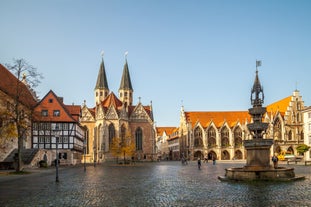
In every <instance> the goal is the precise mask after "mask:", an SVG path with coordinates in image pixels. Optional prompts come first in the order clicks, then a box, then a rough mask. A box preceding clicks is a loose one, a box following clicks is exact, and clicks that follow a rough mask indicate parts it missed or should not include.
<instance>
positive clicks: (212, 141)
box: [207, 127, 216, 147]
mask: <svg viewBox="0 0 311 207" xmlns="http://www.w3.org/2000/svg"><path fill="white" fill-rule="evenodd" d="M207 143H208V146H209V147H215V146H216V130H215V129H214V128H213V127H211V128H209V129H208V131H207Z"/></svg>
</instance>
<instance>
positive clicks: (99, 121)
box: [81, 59, 155, 163]
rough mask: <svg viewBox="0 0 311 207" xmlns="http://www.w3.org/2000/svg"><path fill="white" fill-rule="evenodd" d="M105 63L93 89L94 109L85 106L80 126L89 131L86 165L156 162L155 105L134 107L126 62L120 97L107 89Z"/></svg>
mask: <svg viewBox="0 0 311 207" xmlns="http://www.w3.org/2000/svg"><path fill="white" fill-rule="evenodd" d="M107 80H108V79H107V76H106V71H105V64H104V60H103V59H102V61H101V64H100V68H99V72H98V76H97V81H96V85H95V89H94V98H95V106H94V107H88V106H87V105H86V103H84V104H83V106H82V117H81V125H83V126H84V127H85V128H86V131H87V132H86V143H85V156H84V159H85V161H86V162H94V163H99V162H103V161H106V160H114V159H118V158H120V159H121V158H122V159H127V160H128V159H134V160H154V159H155V129H154V119H153V109H152V104H150V105H143V104H142V103H141V102H140V100H139V102H138V103H137V104H136V105H134V104H133V94H134V90H133V87H132V82H131V78H130V72H129V67H128V62H127V59H125V64H124V67H123V74H122V77H121V82H120V88H119V91H118V96H117V95H115V93H114V92H112V91H110V89H109V87H108V81H107Z"/></svg>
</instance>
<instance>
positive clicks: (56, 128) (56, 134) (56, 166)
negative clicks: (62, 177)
mask: <svg viewBox="0 0 311 207" xmlns="http://www.w3.org/2000/svg"><path fill="white" fill-rule="evenodd" d="M58 133H59V128H58V125H57V124H56V126H55V129H54V136H55V139H56V163H55V168H56V180H55V181H56V182H57V183H58V182H59V179H58V138H59V136H58Z"/></svg>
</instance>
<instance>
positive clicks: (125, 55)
mask: <svg viewBox="0 0 311 207" xmlns="http://www.w3.org/2000/svg"><path fill="white" fill-rule="evenodd" d="M128 54H129V52H128V51H126V52H125V53H124V57H125V60H127V55H128Z"/></svg>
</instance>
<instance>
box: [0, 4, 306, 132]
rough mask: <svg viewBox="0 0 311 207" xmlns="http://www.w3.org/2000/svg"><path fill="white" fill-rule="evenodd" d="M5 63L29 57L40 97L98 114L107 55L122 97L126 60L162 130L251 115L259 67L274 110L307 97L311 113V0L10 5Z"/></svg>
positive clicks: (4, 24)
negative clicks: (207, 118) (196, 114)
mask: <svg viewBox="0 0 311 207" xmlns="http://www.w3.org/2000/svg"><path fill="white" fill-rule="evenodd" d="M0 8H1V12H0V28H1V36H0V63H1V64H3V65H4V64H7V63H9V64H12V63H13V59H19V58H23V59H25V60H26V61H27V62H28V63H30V64H31V65H33V66H34V67H36V68H37V71H38V72H39V73H41V74H42V75H43V76H44V79H42V80H41V83H40V85H39V86H38V87H37V88H35V90H36V91H37V94H38V95H39V97H40V98H43V97H44V96H45V95H46V94H47V93H48V91H49V90H53V91H54V92H55V93H56V94H57V95H58V96H61V97H64V103H65V104H72V103H74V104H79V105H80V104H83V102H84V100H85V101H86V104H87V106H88V107H90V108H92V107H94V87H95V84H96V79H97V74H98V70H99V66H100V63H101V60H102V55H101V54H102V51H104V55H103V58H104V62H105V69H106V75H107V78H108V86H109V89H110V90H111V91H112V92H114V93H115V94H116V95H118V89H119V86H120V81H121V76H122V71H123V66H124V63H125V52H127V51H128V55H127V61H128V65H129V71H130V76H131V81H132V86H133V89H134V99H133V104H134V105H136V104H137V103H138V102H139V97H141V98H140V100H141V103H142V104H143V105H149V104H150V103H151V101H152V106H153V115H154V121H155V123H156V125H157V126H178V125H179V121H180V110H181V107H182V106H183V107H184V110H185V111H237V110H242V111H246V110H248V108H250V107H251V103H250V95H251V94H250V92H251V87H252V85H253V82H254V78H255V71H256V60H261V61H262V66H261V67H259V68H258V71H259V78H260V81H261V84H262V85H263V88H264V94H265V100H264V105H268V104H271V103H273V102H275V101H278V100H281V99H283V98H285V97H288V96H290V95H292V93H293V91H294V90H296V89H297V90H299V91H300V94H301V95H302V98H303V100H304V102H305V105H306V106H310V105H311V82H310V79H311V77H310V75H311V38H310V37H311V12H310V11H311V1H309V0H299V1H297V0H219V1H216V0H202V1H201V0H195V1H190V0H189V1H186V0H131V1H127V0H111V1H108V0H98V1H96V0H90V1H84V0H45V1H42V0H27V1H18V0H0Z"/></svg>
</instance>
